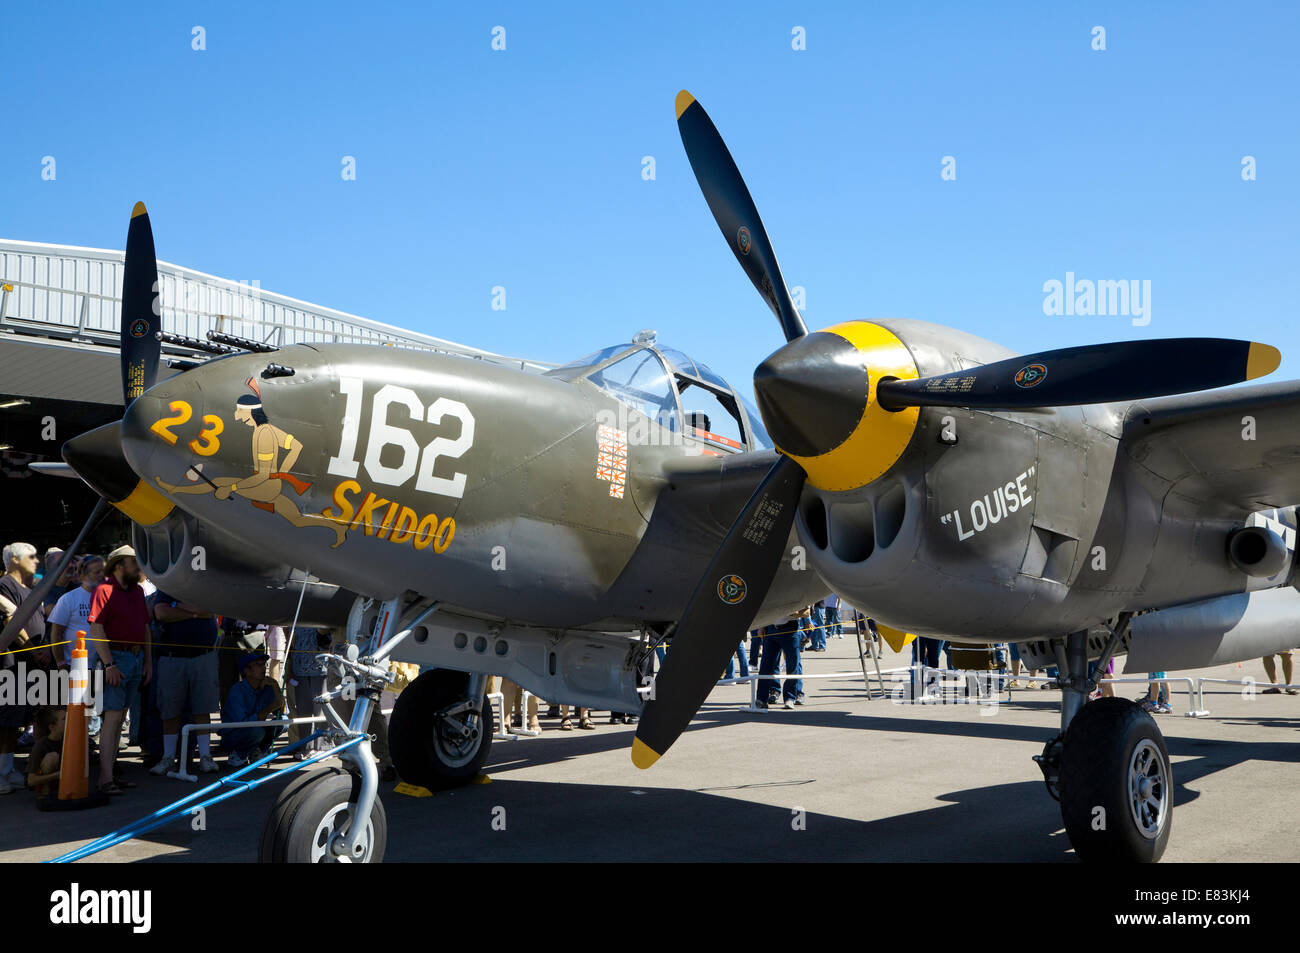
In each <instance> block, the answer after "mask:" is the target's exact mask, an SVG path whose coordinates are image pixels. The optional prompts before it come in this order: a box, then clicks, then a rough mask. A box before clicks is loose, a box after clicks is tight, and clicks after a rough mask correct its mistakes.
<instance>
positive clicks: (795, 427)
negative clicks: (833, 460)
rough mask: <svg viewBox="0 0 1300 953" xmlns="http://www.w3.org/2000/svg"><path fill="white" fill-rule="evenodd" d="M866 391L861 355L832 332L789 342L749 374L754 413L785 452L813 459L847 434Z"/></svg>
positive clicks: (862, 405)
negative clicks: (752, 390) (754, 404)
mask: <svg viewBox="0 0 1300 953" xmlns="http://www.w3.org/2000/svg"><path fill="white" fill-rule="evenodd" d="M869 392H870V382H869V379H868V371H867V364H866V360H865V356H864V354H863V353H862V352H861V351H859V350H858V349H857V348H856V347H855V346H854V345H853V344H852V342H850V341H848V340H846V339H845V338H843V337H841V336H840V335H838V334H828V333H826V332H824V331H816V332H814V333H812V334H807V335H804V336H803V337H800V338H795V340H793V341H791V342H790V343H789V344H787V345H785V346H784V347H782V348H781V349H780V350H778V351H776V352H775V353H774V354H772V355H771V356H769V357H768V358H767V359H766V360H765V361H763V363H762V364H760V365H758V369H757V370H755V371H754V394H755V396H756V398H757V399H758V409H759V413H761V414H762V415H763V423H764V425H765V426H766V427H767V431H768V433H769V434H771V435H772V439H773V440H774V441H776V445H777V446H778V447H780V448H781V449H782V450H783V451H785V452H786V453H790V454H793V455H795V456H800V457H816V456H820V455H821V454H824V453H828V452H829V451H831V450H833V449H835V448H836V447H838V446H839V445H840V444H842V443H843V442H844V441H845V440H847V439H848V438H849V436H850V435H851V434H852V433H853V431H854V429H855V428H856V427H857V425H858V422H859V421H860V420H861V419H862V414H863V412H864V411H865V410H866V408H867V401H868V396H869Z"/></svg>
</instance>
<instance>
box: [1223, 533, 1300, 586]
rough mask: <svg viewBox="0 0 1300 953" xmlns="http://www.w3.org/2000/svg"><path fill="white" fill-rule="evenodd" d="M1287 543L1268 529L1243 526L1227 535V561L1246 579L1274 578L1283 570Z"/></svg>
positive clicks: (1286, 554)
mask: <svg viewBox="0 0 1300 953" xmlns="http://www.w3.org/2000/svg"><path fill="white" fill-rule="evenodd" d="M1288 555H1289V554H1288V551H1287V548H1286V542H1285V541H1284V540H1283V539H1282V537H1280V536H1278V535H1277V533H1275V532H1273V531H1272V530H1271V529H1269V528H1268V527H1267V526H1246V527H1243V528H1242V529H1238V530H1234V531H1233V532H1231V533H1229V534H1228V560H1229V562H1231V563H1232V564H1233V565H1234V566H1236V567H1237V568H1238V569H1240V570H1241V571H1242V572H1244V573H1245V574H1246V575H1247V576H1253V577H1255V578H1263V577H1266V576H1274V575H1276V574H1277V573H1279V572H1281V571H1282V569H1283V567H1284V566H1286V562H1287V556H1288Z"/></svg>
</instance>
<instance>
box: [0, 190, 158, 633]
mask: <svg viewBox="0 0 1300 953" xmlns="http://www.w3.org/2000/svg"><path fill="white" fill-rule="evenodd" d="M160 312H161V308H160V307H159V297H158V261H157V259H156V258H155V256H154V245H153V229H152V227H151V226H150V224H149V213H148V211H146V210H145V207H144V203H143V202H136V203H135V207H134V208H133V209H132V210H131V224H130V226H129V227H128V228H127V233H126V259H125V262H124V265H123V273H122V317H121V329H120V335H119V337H120V341H121V347H120V360H121V364H122V403H123V405H124V407H129V406H130V405H131V401H133V400H135V399H136V398H137V397H139V396H140V395H141V394H143V393H144V392H145V391H146V390H148V389H149V388H150V387H152V386H153V385H154V382H155V381H156V380H157V379H158V358H159V354H160V352H161V348H162V345H161V343H160V342H159V341H158V339H157V337H155V332H156V331H158V330H159V329H160V324H161V322H160V319H159V314H160ZM121 433H122V423H121V421H120V420H119V421H116V422H114V423H111V424H106V425H105V426H103V427H99V428H96V429H95V430H92V431H89V432H88V433H85V434H81V435H80V436H78V437H73V438H72V439H71V440H69V441H68V442H67V443H65V444H64V445H63V456H64V459H65V460H66V461H67V463H68V464H69V465H70V466H72V468H73V469H74V470H77V471H78V474H79V475H81V474H90V475H91V476H90V479H87V478H86V477H85V476H84V475H83V476H82V479H83V480H85V481H86V483H87V484H88V485H89V486H90V488H91V489H92V490H94V491H95V492H96V493H98V494H100V496H99V499H98V500H96V501H95V506H94V509H92V510H91V512H90V517H89V518H88V519H87V520H86V522H85V523H84V524H83V525H82V527H81V531H80V532H79V533H78V534H77V538H76V539H75V540H74V541H73V543H72V545H71V546H69V547H68V548H67V549H66V550H64V552H63V558H62V559H60V560H59V562H58V565H57V566H54V567H50V566H46V567H45V575H44V577H43V578H42V579H41V582H40V584H39V585H37V586H36V588H35V589H34V590H32V594H31V595H30V596H28V597H27V598H26V599H24V600H23V604H22V605H21V606H19V607H18V609H17V611H15V612H14V614H13V616H12V617H11V618H10V619H9V621H8V623H6V624H5V627H4V631H3V632H0V646H6V647H7V646H8V645H9V644H10V642H11V641H12V640H13V639H14V638H15V637H16V636H17V634H18V630H19V629H21V628H22V627H23V626H24V625H26V624H27V620H28V619H29V618H31V616H32V613H33V612H35V611H36V610H37V609H39V608H40V607H41V605H42V603H44V601H45V596H46V595H47V594H48V593H49V592H50V590H51V589H53V588H54V584H55V583H56V582H57V581H58V578H59V576H61V575H63V570H64V569H66V568H67V566H68V563H69V562H71V560H72V557H73V556H75V555H76V553H77V551H78V550H79V549H80V548H81V545H82V543H83V542H85V539H86V537H87V536H88V535H89V534H90V531H91V530H92V529H94V528H95V526H96V525H98V523H99V521H100V520H101V519H103V518H104V514H105V513H107V512H108V507H109V502H110V501H111V502H112V505H114V506H116V507H117V508H118V509H120V510H122V512H124V513H126V514H127V516H130V517H131V518H132V519H134V520H136V522H140V523H144V524H145V525H149V524H151V523H156V522H158V521H159V520H160V519H162V518H163V517H164V516H166V515H167V513H168V512H169V511H170V510H171V503H170V502H168V501H167V500H166V499H165V498H164V497H163V496H162V495H161V494H159V493H158V492H157V491H156V490H154V489H153V488H152V487H150V486H149V485H148V484H146V483H145V482H144V481H143V480H140V479H139V477H138V476H136V474H135V472H134V471H133V470H131V468H130V466H129V465H127V463H126V459H125V458H124V457H123V456H122V450H121ZM106 496H107V499H106ZM8 568H9V567H8V566H5V567H4V568H3V569H0V572H2V571H7V570H8Z"/></svg>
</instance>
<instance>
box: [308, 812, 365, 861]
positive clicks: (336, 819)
mask: <svg viewBox="0 0 1300 953" xmlns="http://www.w3.org/2000/svg"><path fill="white" fill-rule="evenodd" d="M351 819H352V805H350V804H339V805H336V806H335V807H334V808H332V809H331V810H330V811H329V813H327V814H326V815H325V816H324V817H322V818H321V820H320V823H319V824H318V825H317V826H316V836H315V837H314V838H313V839H312V848H311V862H312V863H313V864H329V863H336V864H350V863H365V862H366V861H367V860H368V858H369V855H370V849H371V845H372V844H373V841H374V825H373V824H372V823H371V822H370V820H369V819H367V821H366V829H365V831H364V832H362V835H361V837H359V838H358V839H357V844H356V846H355V847H353V848H352V853H351V855H349V854H348V852H347V849H346V843H347V838H348V831H349V829H350V826H351V825H350V823H349V822H350V821H351Z"/></svg>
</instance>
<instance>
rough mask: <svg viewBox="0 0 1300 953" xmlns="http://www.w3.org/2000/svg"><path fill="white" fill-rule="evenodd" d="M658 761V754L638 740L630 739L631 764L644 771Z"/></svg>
mask: <svg viewBox="0 0 1300 953" xmlns="http://www.w3.org/2000/svg"><path fill="white" fill-rule="evenodd" d="M658 760H659V753H658V752H657V751H655V750H654V749H653V748H651V747H650V746H649V745H648V744H646V743H645V742H644V741H642V740H641V739H640V738H633V739H632V763H633V764H634V765H636V766H637V767H638V768H640V769H641V770H642V771H644V770H645V769H646V768H648V767H650V766H651V765H652V764H654V763H655V762H656V761H658Z"/></svg>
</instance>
